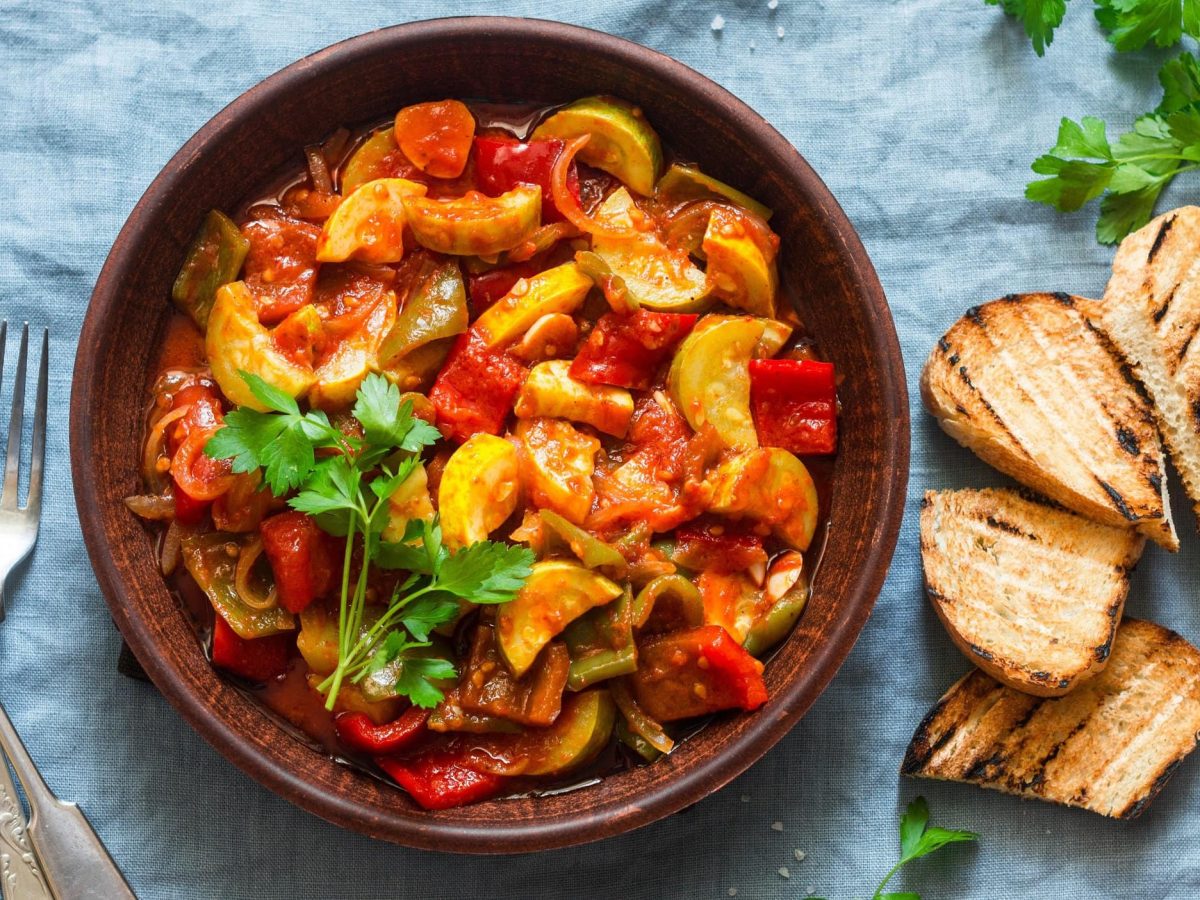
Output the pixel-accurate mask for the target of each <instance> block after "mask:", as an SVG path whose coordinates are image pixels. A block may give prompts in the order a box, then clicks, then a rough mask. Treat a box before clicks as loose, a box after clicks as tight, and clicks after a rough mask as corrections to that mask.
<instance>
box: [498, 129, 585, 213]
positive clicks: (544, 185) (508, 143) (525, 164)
mask: <svg viewBox="0 0 1200 900" xmlns="http://www.w3.org/2000/svg"><path fill="white" fill-rule="evenodd" d="M564 146H566V145H565V144H564V143H563V142H562V141H558V140H546V141H529V142H528V143H524V142H522V141H518V140H514V139H512V138H504V137H477V138H475V179H476V181H477V182H478V183H479V189H480V190H481V191H483V193H485V194H487V195H488V196H490V197H499V196H500V195H501V194H503V193H505V192H506V191H511V190H512V189H513V188H515V187H516V186H517V185H518V184H536V185H538V186H540V187H541V189H542V222H543V224H547V225H548V224H550V223H552V222H561V221H563V219H564V218H565V217H564V216H563V214H562V213H561V212H559V209H558V207H557V206H555V205H554V199H553V198H552V197H551V196H550V170H551V169H553V168H554V163H555V162H556V161H557V160H558V156H559V154H560V153H562V151H563V147H564ZM567 190H568V191H569V192H570V193H571V195H572V196H573V197H574V198H575V200H576V201H578V200H579V176H578V174H577V173H576V171H575V166H571V168H570V171H568V172H567Z"/></svg>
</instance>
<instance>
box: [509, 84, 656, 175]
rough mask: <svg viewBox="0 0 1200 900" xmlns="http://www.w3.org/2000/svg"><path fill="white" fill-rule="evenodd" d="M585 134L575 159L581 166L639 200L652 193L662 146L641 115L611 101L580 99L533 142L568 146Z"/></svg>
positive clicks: (545, 124)
mask: <svg viewBox="0 0 1200 900" xmlns="http://www.w3.org/2000/svg"><path fill="white" fill-rule="evenodd" d="M585 134H586V135H589V136H590V139H589V140H588V143H587V146H586V147H584V148H583V150H581V151H580V153H579V158H580V159H581V160H583V161H584V162H585V163H587V164H588V165H589V166H595V167H596V168H597V169H603V170H604V171H605V172H607V173H608V174H610V175H613V176H616V177H617V178H619V179H621V181H623V182H624V183H625V184H627V185H629V187H630V188H631V189H632V190H634V191H637V193H639V194H641V195H642V196H644V197H649V196H650V195H651V194H653V193H654V185H655V184H656V183H657V181H658V174H659V172H661V171H662V163H663V153H662V143H661V142H660V141H659V139H658V135H657V134H656V133H655V132H654V129H653V128H651V127H650V124H649V123H648V122H647V121H646V119H645V117H644V116H643V115H642V111H641V110H640V109H638V108H637V107H636V106H634V105H633V104H631V103H627V102H625V101H624V100H617V99H616V98H614V97H584V98H583V99H582V100H576V101H575V102H574V103H571V104H568V105H567V106H564V107H563V108H562V109H560V110H559V111H558V112H556V113H554V114H553V115H552V116H550V118H548V119H546V121H544V122H542V124H541V125H539V126H538V127H537V128H536V129H534V132H533V135H532V139H533V140H535V141H536V140H544V139H547V138H558V139H559V140H567V141H569V140H571V139H572V138H577V137H580V136H581V135H585Z"/></svg>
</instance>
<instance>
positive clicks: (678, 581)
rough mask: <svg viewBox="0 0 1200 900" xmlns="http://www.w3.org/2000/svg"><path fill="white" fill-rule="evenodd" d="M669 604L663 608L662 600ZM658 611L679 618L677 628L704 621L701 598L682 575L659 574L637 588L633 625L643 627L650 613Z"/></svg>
mask: <svg viewBox="0 0 1200 900" xmlns="http://www.w3.org/2000/svg"><path fill="white" fill-rule="evenodd" d="M664 599H665V600H667V602H668V603H669V606H667V607H663V606H662V605H661V601H662V600H664ZM656 609H657V610H658V612H659V614H660V617H661V616H663V615H664V614H666V615H668V616H671V617H672V619H678V620H679V627H680V628H695V627H697V626H699V625H703V624H704V601H703V600H702V599H701V597H700V590H699V589H698V588H697V587H696V586H695V585H694V584H692V582H691V581H690V580H689V579H688V578H686V577H685V576H683V575H659V576H658V577H657V578H655V579H654V580H653V581H651V582H650V583H649V584H647V585H646V586H645V587H644V588H642V589H641V590H640V591H638V595H637V599H635V600H634V601H633V627H634V628H644V627H645V626H646V623H647V622H648V621H649V620H650V615H651V614H652V613H653V612H654V611H655V610H656Z"/></svg>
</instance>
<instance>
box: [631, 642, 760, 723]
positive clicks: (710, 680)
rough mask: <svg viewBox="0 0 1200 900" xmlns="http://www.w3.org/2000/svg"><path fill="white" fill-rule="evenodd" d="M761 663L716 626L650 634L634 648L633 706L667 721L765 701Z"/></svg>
mask: <svg viewBox="0 0 1200 900" xmlns="http://www.w3.org/2000/svg"><path fill="white" fill-rule="evenodd" d="M762 672H763V664H762V663H761V662H759V661H758V660H757V659H755V658H754V657H753V656H751V655H750V654H749V653H747V652H746V651H745V650H744V649H742V647H741V645H739V644H738V643H737V641H735V640H734V639H733V638H732V637H730V635H729V632H728V631H726V630H725V629H724V628H722V627H721V626H720V625H701V626H700V627H698V628H691V629H688V630H687V631H676V632H672V633H670V634H663V635H655V636H653V637H648V638H646V639H645V640H643V641H641V642H639V643H638V670H637V673H636V674H635V675H633V676H632V678H633V688H634V695H635V697H636V698H637V702H638V705H640V706H641V707H642V709H644V710H645V711H646V713H647V714H648V715H649V716H650V717H651V718H653V719H657V720H658V721H660V722H671V721H674V720H676V719H690V718H692V717H694V716H703V715H707V714H708V713H713V712H717V711H718V710H722V709H757V708H758V707H760V706H762V705H763V704H764V703H766V702H767V687H766V685H765V684H764V683H763V678H762Z"/></svg>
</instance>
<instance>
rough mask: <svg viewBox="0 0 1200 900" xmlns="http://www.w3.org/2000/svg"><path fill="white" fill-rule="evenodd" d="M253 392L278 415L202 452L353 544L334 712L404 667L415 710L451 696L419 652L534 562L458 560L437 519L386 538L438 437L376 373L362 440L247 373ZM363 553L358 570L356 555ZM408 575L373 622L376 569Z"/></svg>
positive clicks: (332, 684) (518, 558)
mask: <svg viewBox="0 0 1200 900" xmlns="http://www.w3.org/2000/svg"><path fill="white" fill-rule="evenodd" d="M241 376H242V378H243V379H244V380H245V382H246V384H247V385H248V386H249V388H250V391H251V393H253V394H254V396H255V398H257V399H258V401H259V402H260V403H262V405H263V406H265V407H267V409H268V410H269V412H257V411H255V410H251V409H246V408H241V409H237V410H234V411H233V412H231V413H229V415H227V416H226V417H225V425H224V427H222V428H221V429H220V430H219V431H217V432H216V434H214V435H213V437H212V438H211V439H210V440H209V442H208V444H207V445H206V446H205V448H204V451H205V453H206V454H207V455H209V456H210V457H214V458H217V459H232V460H233V470H234V471H235V472H250V471H254V470H255V469H259V468H261V469H262V472H263V481H264V483H265V484H266V485H267V486H269V487H270V489H271V492H272V493H274V494H275V495H276V496H285V495H287V494H288V493H289V492H292V491H296V492H297V493H295V495H294V496H292V497H291V498H290V499H289V500H288V505H289V506H291V507H292V508H293V509H296V510H299V511H300V512H305V513H308V514H310V515H312V516H313V517H314V518H315V519H316V521H317V523H318V524H319V525H320V527H321V528H323V529H324V530H325V531H328V532H329V533H330V534H334V535H337V536H339V537H345V538H346V550H345V557H344V560H343V570H342V580H341V605H340V608H339V612H338V664H337V668H336V669H334V671H333V673H332V674H331V675H329V677H327V678H326V679H325V680H324V681H323V682H322V683H321V684H320V685H319V686H318V690H320V691H321V692H322V693H323V694H324V695H325V706H326V708H327V709H333V707H334V704H335V703H336V701H337V697H338V693H339V691H340V690H341V687H342V685H343V684H344V683H345V682H346V681H349V682H350V683H358V682H360V681H362V680H363V679H364V678H366V677H367V676H369V675H375V674H377V673H379V672H381V671H382V670H384V669H386V668H387V667H388V666H391V665H393V664H394V663H396V662H397V661H398V662H399V674H398V675H397V678H396V682H395V691H396V693H397V695H399V696H403V697H408V698H409V699H410V700H411V701H412V702H413V703H414V704H416V705H417V706H423V707H430V706H434V705H436V704H437V703H438V702H439V701H440V700H441V699H442V696H443V695H442V691H441V690H440V689H439V688H438V687H437V686H436V685H435V684H434V682H437V681H441V680H445V679H449V678H453V677H455V669H454V664H453V663H452V662H451V661H450V660H447V659H440V658H438V657H431V656H428V655H419V654H415V653H414V652H413V651H419V650H421V649H423V648H426V647H429V646H430V644H431V642H430V640H429V636H430V634H431V632H432V631H433V630H434V629H435V628H437V627H438V626H439V625H442V624H444V623H446V622H450V621H452V620H453V619H454V618H455V617H456V616H457V615H458V613H459V608H460V601H462V600H469V601H471V602H473V603H504V602H506V601H508V600H511V599H512V598H513V597H514V596H515V595H516V593H517V591H519V590H520V588H521V586H522V584H524V581H525V579H526V578H527V577H528V576H529V573H530V571H531V569H530V566H531V565H532V563H533V559H534V557H533V553H532V552H531V551H530V550H529V549H528V548H524V547H514V546H509V545H507V544H503V543H497V542H493V541H479V542H477V543H474V544H470V545H469V546H466V547H463V548H461V549H459V550H457V551H451V550H450V548H448V547H446V546H445V545H444V544H443V543H442V530H441V527H440V526H439V524H438V522H437V520H436V518H435V519H434V520H433V521H423V520H419V519H414V520H411V521H409V522H408V523H407V525H406V530H405V532H404V535H403V537H402V538H401V540H400V541H398V542H391V541H385V540H384V539H383V532H384V530H385V529H386V528H387V526H388V503H387V501H388V498H390V497H391V496H392V494H394V493H395V492H396V490H397V489H398V488H399V487H400V486H401V485H402V484H403V483H404V482H405V481H406V480H407V479H408V478H409V476H411V475H412V473H413V472H414V471H415V470H416V468H417V466H418V465H419V464H420V457H419V454H420V452H421V450H423V449H424V448H425V447H428V446H430V445H431V444H433V443H434V442H436V441H437V439H438V438H439V437H440V435H439V433H438V431H437V429H436V428H434V427H433V426H432V425H430V424H429V423H427V422H425V421H423V420H421V419H418V418H416V417H415V416H414V415H413V410H412V403H411V402H409V401H404V402H401V400H400V391H399V389H398V388H397V387H396V386H395V385H393V384H391V383H389V382H388V381H387V379H386V378H383V377H382V376H379V375H369V376H367V378H366V379H365V380H364V381H363V383H362V385H361V387H360V388H359V390H358V395H357V398H356V402H355V404H354V409H353V415H354V418H355V419H356V420H357V421H358V425H359V426H360V428H361V432H362V433H361V436H359V434H357V433H355V432H353V431H345V430H342V429H339V428H336V427H334V425H333V424H332V423H330V421H329V419H328V417H327V416H326V415H325V414H324V413H323V412H320V411H319V410H311V411H309V412H305V413H302V412H301V411H300V408H299V405H298V404H297V403H296V401H295V399H293V398H292V397H289V396H288V395H287V394H285V393H283V392H282V391H279V390H278V389H276V388H274V387H272V386H271V385H270V384H268V383H267V382H265V381H263V379H261V378H259V377H258V376H256V375H252V374H250V373H248V372H242V373H241ZM356 548H357V549H359V550H360V551H361V557H360V561H359V563H358V566H357V572H356V571H355V564H354V556H355V549H356ZM372 565H374V566H375V567H377V568H380V569H401V570H406V571H407V572H408V573H409V575H408V577H407V578H406V579H404V580H403V581H401V582H400V583H399V584H398V585H397V586H396V589H395V590H394V591H393V592H392V595H391V598H390V599H389V600H388V603H387V606H386V608H384V610H383V611H382V613H381V614H380V615H379V616H378V618H376V619H375V620H374V621H373V622H371V623H370V624H369V625H367V623H366V622H365V621H364V615H365V613H366V598H367V582H368V575H369V573H370V569H371V567H372Z"/></svg>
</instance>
